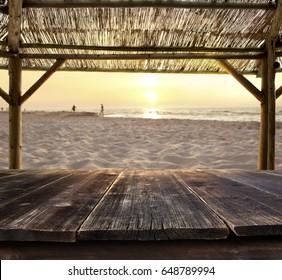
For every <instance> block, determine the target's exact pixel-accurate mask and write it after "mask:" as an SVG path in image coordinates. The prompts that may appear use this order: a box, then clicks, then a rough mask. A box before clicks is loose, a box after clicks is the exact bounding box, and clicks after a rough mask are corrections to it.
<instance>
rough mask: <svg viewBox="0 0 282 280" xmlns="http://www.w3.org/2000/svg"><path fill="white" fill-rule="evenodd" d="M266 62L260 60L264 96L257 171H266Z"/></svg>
mask: <svg viewBox="0 0 282 280" xmlns="http://www.w3.org/2000/svg"><path fill="white" fill-rule="evenodd" d="M267 82H268V81H267V60H266V59H263V60H262V84H261V89H262V93H263V95H264V98H263V101H262V102H261V103H260V136H259V149H258V166H257V168H258V169H259V170H266V169H267V155H268V152H267V151H268V141H267V140H268V95H267Z"/></svg>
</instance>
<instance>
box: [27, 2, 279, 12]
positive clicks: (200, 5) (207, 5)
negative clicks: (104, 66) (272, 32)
mask: <svg viewBox="0 0 282 280" xmlns="http://www.w3.org/2000/svg"><path fill="white" fill-rule="evenodd" d="M23 6H24V7H27V8H81V7H87V8H90V7H105V8H115V7H121V8H123V7H124V8H134V7H156V8H186V9H192V8H195V9H263V10H271V9H275V8H276V4H275V2H274V3H273V2H272V1H270V2H269V3H244V2H240V3H239V2H238V3H236V2H227V1H225V2H206V1H200V2H198V1H189V0H186V1H173V0H170V1H165V0H158V1H155V0H147V1H144V0H133V1H132V0H120V1H112V0H76V1H73V0H24V1H23Z"/></svg>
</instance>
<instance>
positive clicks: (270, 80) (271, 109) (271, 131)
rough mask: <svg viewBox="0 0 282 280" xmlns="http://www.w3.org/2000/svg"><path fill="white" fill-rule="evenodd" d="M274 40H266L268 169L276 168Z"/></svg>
mask: <svg viewBox="0 0 282 280" xmlns="http://www.w3.org/2000/svg"><path fill="white" fill-rule="evenodd" d="M274 45H275V42H274V41H267V42H266V52H267V73H266V75H267V77H266V79H267V91H266V92H267V95H268V159H267V169H268V170H274V169H275V107H276V91H275V69H274V62H275V55H274V49H275V47H274Z"/></svg>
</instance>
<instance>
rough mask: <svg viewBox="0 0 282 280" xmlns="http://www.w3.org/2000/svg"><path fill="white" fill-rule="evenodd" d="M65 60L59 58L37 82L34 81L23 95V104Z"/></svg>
mask: <svg viewBox="0 0 282 280" xmlns="http://www.w3.org/2000/svg"><path fill="white" fill-rule="evenodd" d="M64 62H65V60H57V61H56V62H55V63H54V65H53V66H52V67H51V68H50V69H49V70H48V71H47V72H46V73H45V74H44V75H43V76H42V77H41V78H40V79H39V80H38V81H37V82H36V83H34V84H33V85H32V86H31V87H30V88H29V89H28V90H27V91H26V92H25V94H24V95H23V96H22V97H21V101H20V102H21V105H22V104H23V103H24V102H25V101H26V100H27V99H28V98H29V97H30V96H32V94H33V93H35V92H36V90H38V89H39V88H40V87H41V86H42V85H43V84H44V83H45V82H46V81H47V80H48V79H49V78H50V77H51V76H52V75H53V74H54V73H55V72H56V71H57V69H59V68H60V67H61V66H62V65H63V64H64Z"/></svg>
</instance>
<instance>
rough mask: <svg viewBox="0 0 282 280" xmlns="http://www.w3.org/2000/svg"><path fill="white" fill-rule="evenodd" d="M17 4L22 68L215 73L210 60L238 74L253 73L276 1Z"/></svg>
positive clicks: (0, 37) (0, 36)
mask: <svg viewBox="0 0 282 280" xmlns="http://www.w3.org/2000/svg"><path fill="white" fill-rule="evenodd" d="M152 2H155V4H154V3H152ZM82 3H84V5H82ZM189 3H190V4H189ZM6 5H7V3H6V1H5V0H0V11H1V12H2V13H0V49H1V52H0V68H2V69H7V65H8V57H9V56H10V55H11V53H10V52H9V49H8V46H7V36H8V35H7V34H8V15H7V14H6V12H7V6H6ZM189 5H190V6H189ZM193 5H194V6H193ZM197 5H198V6H197ZM236 5H237V6H236ZM244 5H245V6H244ZM252 5H253V6H252ZM1 6H2V7H1ZM77 6H81V7H79V8H78V7H77ZM23 7H24V8H23V11H22V12H23V13H22V23H21V45H20V56H21V57H22V58H23V68H24V69H48V68H49V67H50V66H51V65H52V64H53V63H54V61H55V60H56V59H60V58H66V59H67V60H66V62H65V63H64V65H63V66H62V68H61V70H78V71H139V72H180V73H186V72H188V73H195V72H197V73H203V72H204V73H210V72H215V73H218V72H222V71H223V69H222V68H221V67H220V66H219V65H218V64H217V63H216V60H215V59H216V58H227V59H229V61H230V62H231V63H232V64H233V66H234V67H235V68H236V69H237V70H238V71H239V72H241V73H254V74H256V73H257V72H258V71H259V68H260V58H261V57H262V56H263V55H264V43H265V40H266V38H267V37H268V36H269V32H270V30H271V26H272V24H273V20H274V16H275V13H276V10H277V1H269V0H248V1H242V0H229V1H226V0H205V1H204V0H200V1H197V0H184V1H180V0H174V1H172V0H170V1H165V0H163V1H150V0H148V1H138V0H132V1H128V0H124V1H118V0H101V1H91V0H88V1H81V0H80V1H68V0H64V1H63V0H57V1H56V0H53V1H51V0H46V1H40V0H25V1H23ZM196 7H199V8H196ZM253 7H254V8H253ZM281 16H282V15H281ZM278 30H279V31H278V34H277V35H278V38H279V40H278V48H277V52H278V53H277V56H279V58H278V60H281V58H280V56H281V50H282V48H280V49H279V47H280V46H279V43H280V40H281V41H282V28H281V26H280V29H278ZM279 51H280V52H279ZM98 55H99V56H98ZM281 63H282V61H281Z"/></svg>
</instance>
